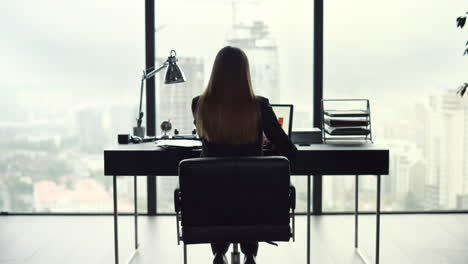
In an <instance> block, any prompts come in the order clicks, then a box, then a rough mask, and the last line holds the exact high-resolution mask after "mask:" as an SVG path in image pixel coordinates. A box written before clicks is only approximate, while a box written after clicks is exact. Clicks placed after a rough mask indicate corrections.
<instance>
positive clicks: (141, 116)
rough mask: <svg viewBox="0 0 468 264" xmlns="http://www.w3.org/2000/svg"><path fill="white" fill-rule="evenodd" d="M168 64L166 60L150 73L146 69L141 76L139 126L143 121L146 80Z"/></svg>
mask: <svg viewBox="0 0 468 264" xmlns="http://www.w3.org/2000/svg"><path fill="white" fill-rule="evenodd" d="M167 65H169V63H168V62H167V61H165V62H164V64H163V65H162V66H161V67H159V68H157V69H155V70H153V71H151V72H150V73H146V71H143V76H142V77H141V85H140V107H139V111H138V113H139V114H138V118H137V126H138V127H141V123H142V122H143V116H144V114H143V112H142V111H141V106H142V103H143V86H144V82H145V80H147V79H149V78H151V77H153V76H154V75H155V74H156V73H158V72H159V71H161V70H162V69H164V68H166V67H167Z"/></svg>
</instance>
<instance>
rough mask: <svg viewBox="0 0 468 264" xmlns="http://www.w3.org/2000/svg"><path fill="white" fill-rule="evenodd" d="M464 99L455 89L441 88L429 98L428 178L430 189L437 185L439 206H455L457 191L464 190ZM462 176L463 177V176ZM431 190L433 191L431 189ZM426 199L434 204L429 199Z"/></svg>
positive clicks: (446, 207) (465, 135)
mask: <svg viewBox="0 0 468 264" xmlns="http://www.w3.org/2000/svg"><path fill="white" fill-rule="evenodd" d="M465 105H466V103H465V102H464V101H463V100H460V98H459V97H457V94H456V91H455V90H444V91H441V92H438V93H435V94H433V95H431V96H430V98H429V122H428V123H429V126H428V128H429V129H428V134H429V136H428V145H427V147H428V158H427V161H428V166H429V171H428V179H427V181H426V182H427V184H428V185H430V186H431V187H432V188H431V189H432V190H433V189H434V187H435V188H437V190H438V195H436V196H434V195H432V196H431V197H437V198H438V199H439V201H438V205H439V208H441V209H448V208H455V207H456V205H457V195H460V194H462V193H463V191H464V190H463V187H464V186H463V182H466V176H465V175H466V174H467V172H466V166H465V163H466V160H467V158H468V155H467V154H468V153H467V152H466V151H467V150H466V148H465V144H466V142H467V141H468V136H467V133H466V132H468V131H466V130H465V119H466V115H467V111H466V109H467V108H466V106H465ZM464 178H465V179H464ZM432 193H433V191H432ZM426 203H429V204H433V202H431V201H427V202H426Z"/></svg>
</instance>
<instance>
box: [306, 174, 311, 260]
mask: <svg viewBox="0 0 468 264" xmlns="http://www.w3.org/2000/svg"><path fill="white" fill-rule="evenodd" d="M310 189H311V188H310V175H307V264H310Z"/></svg>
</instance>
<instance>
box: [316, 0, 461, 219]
mask: <svg viewBox="0 0 468 264" xmlns="http://www.w3.org/2000/svg"><path fill="white" fill-rule="evenodd" d="M466 11H467V10H466V1H463V0H454V1H450V2H438V1H429V2H428V1H424V2H423V1H410V2H408V1H403V0H396V1H371V0H357V1H344V0H337V1H333V2H327V3H326V4H325V28H324V32H325V33H324V35H325V54H324V60H325V70H324V83H325V87H324V92H325V98H327V99H334V98H368V99H370V106H371V114H372V117H371V118H372V134H373V138H374V142H375V144H378V145H381V146H385V147H388V148H389V149H390V175H389V176H388V177H387V176H385V177H384V178H383V180H382V194H383V199H382V209H383V210H387V211H395V210H397V211H402V210H403V211H405V210H408V211H415V210H459V209H466V208H468V204H467V203H466V201H467V199H466V197H468V188H467V187H468V177H467V175H468V166H467V165H466V164H468V130H467V128H468V126H467V125H466V124H468V123H467V120H468V119H467V118H468V107H467V101H466V98H460V97H458V96H457V94H456V88H457V87H458V86H460V85H461V84H462V83H464V82H467V81H468V78H467V74H466V73H467V72H468V61H467V60H466V57H465V58H464V57H463V56H461V55H462V53H463V51H464V49H465V47H464V44H465V43H466V34H463V32H462V31H460V30H459V29H457V28H456V23H455V20H456V18H457V16H459V15H461V14H463V13H465V12H466ZM364 178H366V179H365V180H364ZM362 179H363V182H362V184H361V201H362V203H363V209H364V208H374V207H373V206H374V204H375V177H369V176H366V177H363V178H362ZM353 199H354V177H351V178H348V177H326V178H325V184H324V209H325V210H328V211H343V210H352V209H353V208H354V204H353Z"/></svg>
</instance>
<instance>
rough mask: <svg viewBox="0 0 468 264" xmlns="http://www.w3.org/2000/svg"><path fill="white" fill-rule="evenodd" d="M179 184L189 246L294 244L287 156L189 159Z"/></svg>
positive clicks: (183, 225) (180, 170) (182, 163)
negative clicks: (251, 242) (199, 244)
mask: <svg viewBox="0 0 468 264" xmlns="http://www.w3.org/2000/svg"><path fill="white" fill-rule="evenodd" d="M179 183H180V192H181V202H180V205H181V216H182V236H183V240H184V242H185V243H189V244H190V243H209V242H216V241H218V242H243V241H288V240H289V238H290V234H291V231H290V227H289V220H290V218H289V217H290V215H289V210H290V197H289V186H290V169H289V161H288V160H287V159H286V158H285V157H232V158H231V157H229V158H195V159H187V160H183V161H181V163H180V164H179Z"/></svg>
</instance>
